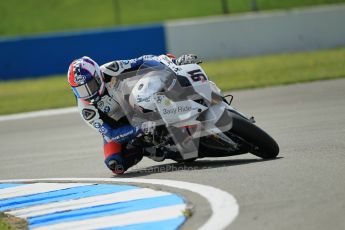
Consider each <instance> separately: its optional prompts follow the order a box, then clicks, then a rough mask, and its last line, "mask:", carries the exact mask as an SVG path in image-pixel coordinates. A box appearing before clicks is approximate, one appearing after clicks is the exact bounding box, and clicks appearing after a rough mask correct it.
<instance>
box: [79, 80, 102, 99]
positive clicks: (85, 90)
mask: <svg viewBox="0 0 345 230" xmlns="http://www.w3.org/2000/svg"><path fill="white" fill-rule="evenodd" d="M98 90H99V85H98V82H97V81H96V79H95V78H93V79H91V80H90V81H88V82H87V83H85V84H84V85H81V86H77V87H73V91H74V94H75V95H76V96H77V97H78V98H83V99H88V98H91V97H93V96H95V95H96V94H97V93H98Z"/></svg>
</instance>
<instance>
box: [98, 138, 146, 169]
mask: <svg viewBox="0 0 345 230" xmlns="http://www.w3.org/2000/svg"><path fill="white" fill-rule="evenodd" d="M103 149H104V158H105V161H104V162H105V164H106V165H107V167H108V168H109V169H110V170H111V171H113V173H115V174H123V173H124V172H125V171H126V170H127V169H128V168H130V167H132V166H133V165H135V164H137V163H138V162H139V161H141V159H142V158H143V155H142V152H141V151H138V150H137V149H135V148H126V145H124V144H120V143H117V142H115V141H110V142H107V141H106V140H105V139H104V148H103Z"/></svg>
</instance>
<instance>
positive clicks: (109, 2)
mask: <svg viewBox="0 0 345 230" xmlns="http://www.w3.org/2000/svg"><path fill="white" fill-rule="evenodd" d="M256 1H257V5H258V8H259V10H272V9H289V8H293V7H301V6H310V5H320V4H331V3H341V2H345V0H256ZM116 2H118V4H115V3H116ZM250 3H251V0H228V7H229V11H230V13H238V12H245V11H250V10H251V4H250ZM118 10H119V11H118ZM117 12H120V13H117ZM217 14H222V4H221V0H188V1H186V0H164V1H162V0H102V1H99V0H26V1H23V0H10V1H5V0H3V1H0V36H9V35H28V34H37V33H44V32H55V31H68V30H76V29H87V28H101V27H110V26H116V25H130V24H142V23H152V22H160V21H163V20H169V19H177V18H187V17H199V16H208V15H217Z"/></svg>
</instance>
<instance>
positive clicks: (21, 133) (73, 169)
mask: <svg viewBox="0 0 345 230" xmlns="http://www.w3.org/2000/svg"><path fill="white" fill-rule="evenodd" d="M233 95H234V96H235V99H234V104H233V105H234V107H236V108H238V109H239V110H240V111H241V112H243V113H245V114H248V115H254V116H255V118H256V121H257V125H259V126H260V127H262V128H263V129H264V130H266V131H267V132H268V133H269V134H271V135H272V136H273V137H274V138H275V139H276V140H277V142H278V143H279V145H280V149H281V151H280V154H279V157H278V158H277V159H276V160H269V161H263V160H261V159H259V158H257V157H255V156H253V155H250V154H246V155H240V156H236V157H226V158H205V159H200V160H198V161H197V162H195V163H193V164H190V165H188V166H183V165H180V164H175V163H172V162H171V161H164V162H161V163H158V162H154V161H152V160H150V159H144V160H143V161H142V162H140V163H139V164H138V165H137V166H135V167H134V168H133V169H131V170H130V171H129V172H128V173H127V174H125V175H123V176H121V177H122V178H123V177H125V178H127V177H130V178H150V179H153V178H154V179H171V180H179V181H187V182H193V183H198V184H204V185H211V186H214V187H217V188H220V189H222V190H224V191H227V192H229V193H231V194H232V195H233V196H234V197H235V198H236V199H237V202H238V204H239V207H240V211H239V215H238V217H237V218H236V219H235V221H234V222H233V223H232V224H231V225H230V226H228V228H229V229H265V230H270V229H272V230H273V229H345V218H344V216H345V179H344V176H345V119H344V118H345V79H340V80H332V81H320V82H313V83H306V84H295V85H289V86H279V87H272V88H266V89H255V90H245V91H236V92H233ZM0 146H1V148H0V179H25V178H65V177H67V178H71V177H85V178H96V177H97V178H99V177H100V178H102V177H103V178H110V177H112V174H111V173H110V172H109V171H108V170H107V169H106V168H105V166H104V164H103V156H102V140H101V137H100V136H99V134H98V133H96V132H95V131H93V130H91V129H90V128H89V127H87V126H86V125H85V124H84V123H83V121H82V120H81V119H80V117H79V114H76V113H73V114H66V115H60V116H50V117H42V118H30V119H23V120H15V121H6V122H0ZM187 197H188V195H187ZM192 200H193V199H192ZM194 200H195V199H194ZM196 200H197V199H196ZM194 205H195V206H196V209H195V210H196V213H197V212H199V214H200V213H201V215H195V217H192V218H191V220H192V221H194V222H195V223H197V222H200V223H202V222H204V221H205V220H206V219H207V215H208V214H209V213H208V212H209V210H208V208H207V207H204V206H206V205H207V203H206V202H205V201H203V200H202V199H200V203H199V204H194ZM190 227H191V228H194V227H197V224H196V225H191V226H190Z"/></svg>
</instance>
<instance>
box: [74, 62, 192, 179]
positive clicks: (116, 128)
mask: <svg viewBox="0 0 345 230" xmlns="http://www.w3.org/2000/svg"><path fill="white" fill-rule="evenodd" d="M168 58H169V59H171V60H172V61H174V62H175V63H176V64H179V65H181V64H189V63H195V62H197V57H196V56H195V55H183V56H181V57H180V58H178V59H175V57H174V56H173V55H168V56H167V55H160V56H154V55H144V56H141V57H139V58H136V59H130V60H118V61H112V62H109V63H106V64H104V65H102V66H101V67H100V68H101V71H102V73H103V76H104V81H105V88H106V90H105V92H104V94H103V95H102V96H101V97H100V99H99V100H98V101H97V102H94V103H93V104H91V103H89V102H88V101H85V100H83V99H78V109H79V112H80V114H81V116H82V118H83V119H84V121H85V122H86V123H87V124H88V125H89V126H91V127H92V128H94V129H96V130H97V131H98V132H100V133H101V134H102V136H103V141H104V146H103V151H104V158H105V164H106V165H107V167H108V168H109V169H110V170H111V171H113V172H114V173H116V174H122V173H123V172H125V171H126V170H127V169H128V168H129V167H131V166H133V165H135V164H136V163H138V162H139V161H140V160H141V159H142V157H143V154H142V151H141V150H140V149H136V148H133V147H130V145H128V142H129V141H131V140H132V139H133V138H135V137H136V136H138V135H139V134H140V133H141V132H142V130H141V127H133V126H131V125H130V123H129V121H128V120H127V118H126V116H125V114H124V112H123V111H122V109H121V108H120V105H119V103H118V102H117V101H116V100H115V98H116V95H115V94H116V90H114V89H113V87H114V85H115V84H116V82H117V78H118V77H119V75H120V74H121V73H124V72H129V71H134V70H137V69H138V68H139V67H140V66H141V65H142V64H143V63H144V62H145V61H150V60H155V61H161V60H163V59H168Z"/></svg>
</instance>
